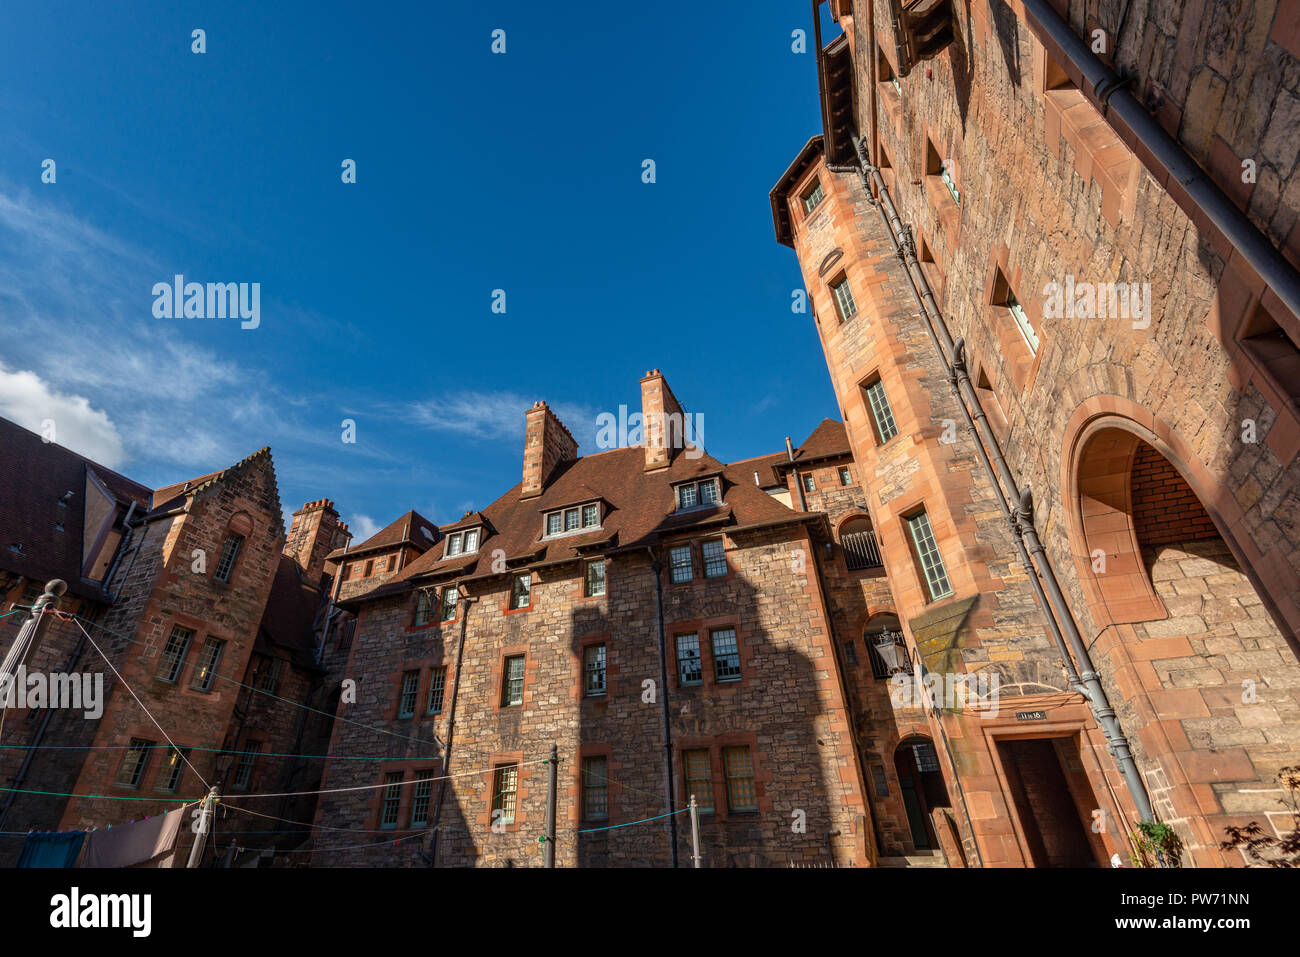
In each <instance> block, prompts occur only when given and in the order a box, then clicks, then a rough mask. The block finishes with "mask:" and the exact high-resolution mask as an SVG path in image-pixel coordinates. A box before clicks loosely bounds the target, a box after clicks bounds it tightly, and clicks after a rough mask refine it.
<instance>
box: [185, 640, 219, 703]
mask: <svg viewBox="0 0 1300 957" xmlns="http://www.w3.org/2000/svg"><path fill="white" fill-rule="evenodd" d="M213 645H215V646H216V652H215V654H213V655H212V660H211V661H206V658H207V654H208V649H209V648H210V647H212V646H213ZM225 650H226V643H225V641H223V640H222V639H220V638H218V637H216V636H215V635H204V636H203V645H202V647H200V648H199V658H198V660H197V661H196V662H194V668H193V670H191V672H190V690H191V691H198V692H201V693H203V694H208V693H210V692H211V691H212V684H213V682H214V681H216V678H217V666H218V665H220V664H221V656H222V654H223V653H224V652H225ZM205 662H206V663H205ZM200 680H202V683H201V684H200Z"/></svg>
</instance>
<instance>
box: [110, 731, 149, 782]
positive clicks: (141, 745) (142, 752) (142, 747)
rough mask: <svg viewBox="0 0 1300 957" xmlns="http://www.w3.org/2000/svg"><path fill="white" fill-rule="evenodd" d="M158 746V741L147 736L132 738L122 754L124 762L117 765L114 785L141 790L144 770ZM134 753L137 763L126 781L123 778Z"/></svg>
mask: <svg viewBox="0 0 1300 957" xmlns="http://www.w3.org/2000/svg"><path fill="white" fill-rule="evenodd" d="M157 746H158V743H157V742H156V741H150V740H149V739H147V738H131V739H130V741H129V742H128V744H127V748H126V753H125V754H124V755H122V762H121V764H119V765H118V766H117V776H116V777H114V778H113V786H114V787H119V788H129V789H130V790H132V791H138V790H140V784H141V782H143V781H144V772H145V770H146V769H147V768H148V766H149V758H150V757H151V756H152V755H153V751H154V748H156V747H157ZM132 755H136V756H137V757H136V763H135V764H134V765H133V766H132V768H131V773H130V775H129V777H128V780H126V781H124V780H122V778H123V776H124V775H125V774H126V768H127V762H128V761H130V760H131V757H132Z"/></svg>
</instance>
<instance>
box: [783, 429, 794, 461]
mask: <svg viewBox="0 0 1300 957" xmlns="http://www.w3.org/2000/svg"><path fill="white" fill-rule="evenodd" d="M785 454H786V458H788V459H789V460H790V461H791V462H793V461H794V443H793V442H791V441H790V436H788V435H787V436H786V437H785Z"/></svg>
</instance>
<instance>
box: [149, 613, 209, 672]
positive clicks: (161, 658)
mask: <svg viewBox="0 0 1300 957" xmlns="http://www.w3.org/2000/svg"><path fill="white" fill-rule="evenodd" d="M178 631H183V632H185V633H186V634H185V640H184V641H182V642H181V646H180V650H179V651H178V652H176V653H175V654H173V653H172V652H170V651H169V650H168V649H170V648H171V647H172V642H173V641H174V640H175V638H176V633H177V632H178ZM197 634H198V631H197V630H196V629H194V628H186V627H185V626H184V625H182V624H179V623H177V622H172V630H171V631H170V632H169V633H168V635H167V641H166V642H165V643H164V644H163V647H162V650H161V651H160V652H159V653H158V670H157V671H155V672H154V679H155V680H156V681H161V682H163V683H164V684H169V685H179V684H180V680H181V673H182V672H183V671H184V670H185V656H186V655H187V654H188V653H189V650H190V642H192V641H193V640H194V636H195V635H197ZM169 659H170V661H171V670H170V672H169V674H168V675H164V674H163V666H164V665H165V664H166V663H167V661H168V660H169Z"/></svg>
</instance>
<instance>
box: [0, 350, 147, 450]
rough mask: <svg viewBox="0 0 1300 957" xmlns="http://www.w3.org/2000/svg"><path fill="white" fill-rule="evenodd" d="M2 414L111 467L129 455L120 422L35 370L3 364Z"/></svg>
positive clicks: (0, 369)
mask: <svg viewBox="0 0 1300 957" xmlns="http://www.w3.org/2000/svg"><path fill="white" fill-rule="evenodd" d="M0 416H3V417H4V418H6V419H9V420H10V421H12V422H17V423H18V424H19V425H21V426H22V427H23V428H25V429H31V430H32V431H33V432H40V433H41V435H42V436H44V437H45V438H47V439H49V440H50V441H51V442H55V443H57V444H59V445H62V446H63V447H64V448H68V449H71V450H72V451H74V452H78V453H80V454H81V455H84V456H86V457H87V458H89V459H93V460H95V461H96V462H100V463H102V464H104V465H106V466H107V467H108V468H111V469H115V468H118V467H119V466H120V465H121V464H122V462H123V461H124V460H125V458H126V450H125V448H124V447H123V445H122V438H121V436H120V435H118V432H117V426H116V425H114V424H113V422H112V420H111V419H109V417H108V415H107V414H106V413H105V412H103V411H102V410H100V409H94V408H91V405H90V400H89V399H87V398H86V397H85V396H81V395H67V394H65V393H62V392H58V391H56V390H55V389H53V388H51V387H50V384H49V383H48V382H46V381H45V380H44V379H42V378H41V377H40V376H38V375H37V374H36V373H34V372H28V371H22V372H10V371H8V370H7V369H5V368H4V366H3V365H0Z"/></svg>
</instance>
